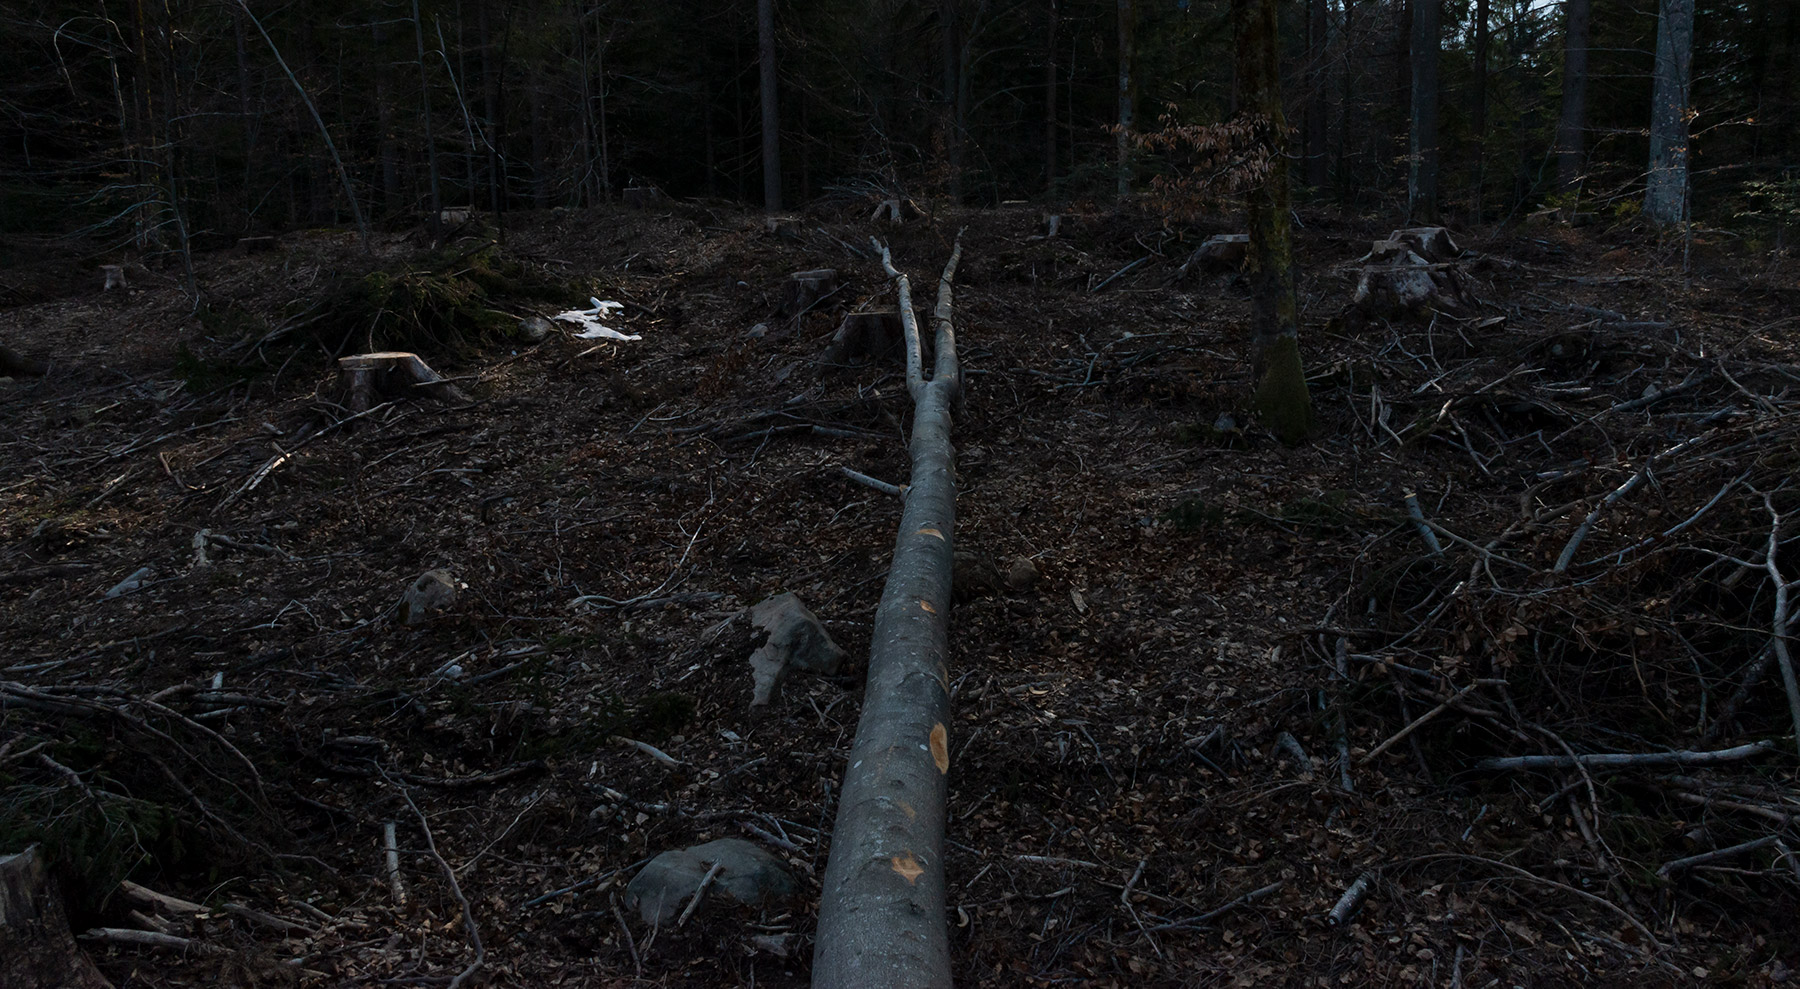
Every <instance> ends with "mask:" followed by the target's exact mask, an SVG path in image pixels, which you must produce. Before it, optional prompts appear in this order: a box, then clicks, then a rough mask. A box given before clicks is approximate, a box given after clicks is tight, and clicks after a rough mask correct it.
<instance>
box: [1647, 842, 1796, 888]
mask: <svg viewBox="0 0 1800 989" xmlns="http://www.w3.org/2000/svg"><path fill="white" fill-rule="evenodd" d="M1780 840H1781V836H1780V835H1772V834H1771V835H1765V836H1763V837H1761V838H1758V839H1756V840H1755V841H1746V842H1744V843H1742V844H1739V845H1732V846H1730V847H1729V848H1715V849H1713V850H1712V851H1710V852H1701V853H1700V854H1698V855H1689V856H1688V857H1687V858H1680V859H1674V860H1673V861H1669V862H1664V863H1663V866H1662V868H1660V869H1658V870H1656V874H1657V875H1659V876H1661V877H1663V878H1664V879H1667V878H1669V877H1670V876H1672V875H1674V874H1675V873H1677V872H1683V871H1686V870H1688V869H1692V868H1693V867H1694V866H1696V865H1705V864H1706V863H1708V862H1717V861H1719V860H1720V859H1728V858H1732V857H1733V856H1737V855H1743V854H1745V853H1747V852H1754V851H1756V850H1757V849H1759V848H1767V847H1769V846H1770V845H1773V844H1775V843H1776V842H1777V841H1780Z"/></svg>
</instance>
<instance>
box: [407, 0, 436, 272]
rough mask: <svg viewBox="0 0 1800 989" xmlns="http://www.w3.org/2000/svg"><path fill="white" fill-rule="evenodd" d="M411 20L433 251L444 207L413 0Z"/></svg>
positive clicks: (422, 26) (422, 47) (416, 0)
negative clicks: (417, 62) (420, 105)
mask: <svg viewBox="0 0 1800 989" xmlns="http://www.w3.org/2000/svg"><path fill="white" fill-rule="evenodd" d="M412 20H413V52H414V54H415V55H416V56H417V57H418V59H419V97H420V100H421V102H422V104H423V108H422V111H421V112H422V113H423V114H424V118H425V167H426V176H425V180H426V181H427V182H429V183H431V189H430V192H429V195H430V196H431V214H430V219H428V220H427V221H426V223H427V224H428V226H429V227H430V229H431V246H432V247H433V248H436V247H438V245H439V241H440V240H441V238H442V237H443V235H444V231H443V222H444V216H443V213H444V203H443V198H442V195H441V192H440V190H439V188H438V158H437V135H436V134H435V133H434V132H433V131H432V127H431V78H430V77H429V76H428V75H427V74H426V72H425V22H424V20H423V19H421V18H420V17H419V0H412Z"/></svg>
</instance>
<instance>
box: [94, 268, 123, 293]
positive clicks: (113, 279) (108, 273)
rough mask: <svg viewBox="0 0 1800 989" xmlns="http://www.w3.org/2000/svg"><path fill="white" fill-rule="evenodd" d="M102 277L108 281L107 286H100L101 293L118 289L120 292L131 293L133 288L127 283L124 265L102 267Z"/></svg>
mask: <svg viewBox="0 0 1800 989" xmlns="http://www.w3.org/2000/svg"><path fill="white" fill-rule="evenodd" d="M100 275H101V277H103V278H105V279H106V282H105V284H103V285H101V286H100V291H102V292H111V291H113V290H114V289H117V290H118V291H120V292H129V291H131V286H130V285H128V284H126V282H125V266H124V265H122V264H103V265H101V266H100Z"/></svg>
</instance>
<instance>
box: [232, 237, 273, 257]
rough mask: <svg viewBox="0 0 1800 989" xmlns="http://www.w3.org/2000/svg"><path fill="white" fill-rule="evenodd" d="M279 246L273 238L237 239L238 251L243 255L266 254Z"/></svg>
mask: <svg viewBox="0 0 1800 989" xmlns="http://www.w3.org/2000/svg"><path fill="white" fill-rule="evenodd" d="M280 246H281V241H280V240H277V239H276V238H274V237H266V236H265V237H239V238H238V250H240V251H243V252H244V253H245V254H267V253H268V252H270V251H273V250H274V249H275V248H277V247H280Z"/></svg>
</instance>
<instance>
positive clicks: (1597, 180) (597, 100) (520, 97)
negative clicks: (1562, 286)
mask: <svg viewBox="0 0 1800 989" xmlns="http://www.w3.org/2000/svg"><path fill="white" fill-rule="evenodd" d="M1420 2H1421V0H1411V2H1403V0H1297V2H1290V0H1283V2H1282V3H1280V5H1279V7H1280V16H1281V52H1282V53H1283V60H1282V78H1283V89H1284V95H1285V100H1286V104H1287V114H1288V121H1289V124H1290V125H1291V134H1292V142H1291V153H1292V155H1293V156H1294V166H1295V167H1294V168H1293V179H1294V182H1295V184H1296V186H1297V190H1296V194H1297V200H1298V201H1299V202H1302V203H1306V202H1311V203H1314V204H1318V203H1322V202H1324V203H1338V204H1344V205H1348V206H1352V207H1357V208H1386V207H1391V206H1393V205H1394V204H1396V203H1400V204H1402V206H1401V207H1400V208H1404V205H1403V204H1404V202H1405V198H1406V193H1407V165H1408V161H1407V154H1408V137H1409V128H1410V127H1411V126H1413V113H1412V105H1411V104H1412V101H1413V99H1414V95H1415V92H1416V91H1417V89H1416V80H1415V72H1414V68H1415V66H1414V60H1415V58H1416V57H1418V56H1419V55H1421V54H1422V52H1421V51H1420V43H1419V42H1420V41H1422V40H1424V39H1423V38H1415V34H1416V33H1417V32H1414V30H1413V19H1414V16H1415V14H1416V11H1415V9H1414V7H1415V5H1416V4H1418V3H1420ZM1590 3H1591V10H1589V11H1588V14H1589V17H1590V25H1591V28H1590V30H1591V35H1590V39H1589V42H1588V46H1587V58H1586V65H1585V71H1584V72H1581V73H1580V77H1579V80H1578V81H1579V83H1580V84H1581V89H1582V90H1583V91H1584V92H1585V106H1584V107H1583V108H1582V112H1581V117H1582V118H1584V119H1580V127H1579V130H1578V131H1577V132H1576V133H1578V134H1579V135H1580V146H1579V149H1578V152H1577V153H1574V154H1573V155H1571V154H1570V149H1569V148H1567V147H1566V146H1565V147H1564V149H1563V151H1564V154H1563V155H1560V156H1559V154H1558V153H1557V149H1558V137H1557V133H1558V126H1557V125H1558V121H1559V119H1560V118H1561V117H1563V116H1564V115H1565V110H1566V106H1565V99H1564V97H1565V93H1566V91H1567V89H1568V87H1569V84H1570V82H1571V80H1572V79H1573V78H1575V77H1574V76H1572V75H1571V73H1570V71H1569V68H1570V65H1569V61H1568V59H1567V58H1566V52H1565V47H1566V44H1565V42H1566V39H1567V35H1568V29H1569V22H1570V18H1569V16H1568V15H1569V11H1567V10H1565V5H1564V4H1560V3H1546V2H1543V0H1444V2H1443V5H1442V7H1441V8H1440V10H1439V13H1440V15H1441V24H1440V28H1441V30H1440V31H1439V32H1438V34H1439V38H1438V41H1439V49H1438V52H1437V55H1438V66H1439V69H1438V86H1439V90H1440V92H1439V99H1438V101H1437V102H1438V113H1437V124H1438V137H1439V141H1438V143H1439V146H1440V148H1441V155H1440V163H1439V169H1440V177H1439V196H1438V202H1439V204H1441V210H1442V215H1443V216H1444V217H1445V218H1446V219H1450V220H1454V221H1458V222H1475V221H1498V220H1505V219H1508V218H1516V217H1520V216H1522V215H1526V214H1528V213H1529V212H1531V211H1533V210H1538V209H1543V208H1546V207H1552V208H1558V209H1562V210H1566V211H1568V212H1569V213H1571V214H1574V213H1577V212H1593V213H1603V214H1607V215H1609V216H1614V217H1629V216H1630V215H1631V213H1632V211H1633V210H1635V209H1636V208H1637V206H1638V203H1639V201H1640V200H1641V198H1642V195H1643V185H1644V175H1645V171H1646V161H1647V157H1648V154H1649V151H1648V140H1649V139H1648V127H1649V122H1650V115H1651V102H1652V99H1651V88H1652V82H1651V80H1652V74H1653V73H1652V70H1653V65H1654V60H1655V55H1654V50H1655V47H1656V32H1657V14H1658V11H1657V4H1656V3H1655V2H1654V0H1585V3H1584V4H1583V5H1584V6H1586V5H1587V4H1590ZM1229 7H1230V5H1229V3H1228V2H1227V0H1101V2H1096V0H1024V2H1017V0H942V2H929V0H927V2H920V0H871V2H864V3H845V2H842V0H777V2H776V3H775V11H774V13H775V31H776V61H777V78H778V86H777V90H778V92H777V96H778V103H779V111H780V121H781V125H780V161H781V192H782V197H783V199H784V200H785V201H786V202H787V203H790V204H791V203H804V202H809V201H814V200H817V199H819V198H821V197H830V196H855V197H864V196H868V195H869V194H871V193H873V192H880V193H882V194H883V195H884V196H885V195H895V194H903V195H911V196H936V197H942V196H950V197H954V198H956V199H959V200H961V201H963V202H966V203H969V204H971V205H981V204H989V203H995V202H999V201H1002V200H1009V199H1034V198H1044V197H1049V198H1054V199H1062V200H1068V199H1079V198H1086V197H1093V198H1101V197H1111V196H1113V195H1115V194H1116V192H1117V189H1118V184H1119V180H1120V175H1119V173H1118V164H1117V158H1116V156H1117V154H1118V151H1117V147H1118V144H1117V141H1116V132H1115V130H1114V128H1115V125H1117V124H1118V122H1119V120H1120V118H1121V114H1122V113H1125V114H1127V115H1128V116H1129V118H1131V119H1132V120H1134V121H1135V124H1134V129H1136V130H1139V131H1142V130H1144V129H1154V128H1156V127H1157V126H1159V125H1160V123H1161V122H1163V121H1173V122H1178V123H1181V124H1186V125H1194V124H1208V123H1213V122H1217V121H1221V120H1225V119H1228V118H1229V117H1230V116H1231V114H1232V113H1233V111H1234V102H1235V97H1236V93H1235V87H1234V79H1233V58H1232V46H1233V38H1232V29H1231V18H1230V9H1229ZM0 18H3V21H0V37H4V38H5V39H6V41H5V44H4V45H0V230H4V231H6V232H8V233H9V234H11V235H12V236H11V237H10V238H9V239H10V240H12V241H13V244H14V248H13V251H14V252H15V253H16V252H18V251H20V250H21V249H22V248H21V246H20V245H24V248H23V249H28V248H29V245H30V244H31V243H33V242H34V240H35V239H36V238H44V237H52V236H59V237H67V236H69V235H75V234H86V235H94V236H97V237H99V238H100V239H101V241H102V242H103V243H105V244H107V245H110V247H112V248H124V247H128V246H135V247H137V248H140V249H149V248H155V247H160V248H175V247H180V246H183V245H188V246H193V247H205V246H207V245H208V244H211V243H230V242H232V241H233V240H235V238H238V237H241V236H244V235H247V234H255V233H264V232H272V231H277V230H281V229H287V228H293V227H299V226H316V225H343V226H346V227H348V226H351V225H353V224H355V223H357V222H358V221H359V217H358V216H357V214H358V213H360V214H362V215H363V217H364V218H366V219H367V221H368V222H370V223H372V224H375V225H382V224H393V223H398V222H405V223H409V224H416V223H417V222H418V221H419V218H420V217H421V216H423V215H425V214H426V212H427V211H428V210H429V208H430V204H431V201H432V198H433V197H432V188H431V187H432V173H433V172H434V170H435V172H436V174H437V179H436V182H437V199H438V202H439V204H440V205H441V206H442V207H444V208H453V207H462V206H472V207H475V208H478V209H481V210H484V211H502V212H504V211H510V210H520V209H543V208H548V207H555V206H566V207H583V206H589V205H592V204H596V203H600V202H603V201H606V200H608V199H611V198H617V197H618V196H619V194H620V191H621V190H622V189H623V188H625V187H627V186H630V185H635V184H655V185H657V186H660V187H661V188H663V189H664V190H666V191H667V192H669V193H671V194H673V195H677V196H710V197H718V198H721V199H730V200H741V201H744V202H746V203H755V204H761V203H762V202H763V196H762V176H763V166H762V156H761V118H760V115H759V101H760V96H761V93H760V86H759V72H758V44H757V40H758V32H757V10H756V3H755V0H727V2H724V3H702V2H698V0H658V2H646V0H617V2H611V3H600V4H594V3H563V2H555V0H401V2H387V3H362V2H357V3H351V2H346V0H309V2H304V3H300V2H294V3H285V4H278V3H269V2H255V3H249V4H247V5H246V4H239V3H231V2H219V0H207V2H191V0H81V2H52V0H12V2H9V3H7V4H5V5H4V13H3V14H0ZM1694 20H1695V35H1694V42H1693V95H1692V100H1691V105H1692V107H1693V116H1692V119H1691V122H1690V130H1691V133H1692V134H1693V146H1692V158H1691V178H1690V182H1691V189H1692V197H1693V198H1692V216H1693V218H1694V219H1695V221H1696V222H1699V223H1704V224H1710V225H1715V226H1723V227H1730V228H1732V229H1735V230H1738V231H1740V232H1744V233H1746V234H1747V235H1748V236H1752V237H1756V238H1763V237H1768V236H1771V235H1773V234H1775V232H1776V231H1778V230H1779V221H1780V220H1781V219H1782V218H1783V217H1784V216H1786V215H1789V214H1792V213H1793V212H1794V209H1795V201H1796V200H1797V199H1800V195H1796V194H1795V190H1796V188H1797V186H1800V178H1797V177H1796V176H1797V174H1800V173H1796V171H1795V168H1796V159H1795V154H1794V152H1795V137H1794V131H1795V125H1796V123H1800V121H1797V120H1796V116H1797V112H1796V111H1797V108H1800V68H1797V66H1796V61H1797V59H1800V4H1796V3H1793V2H1790V0H1736V2H1726V0H1699V2H1698V3H1697V9H1696V12H1695V19H1694ZM1122 38H1124V39H1126V40H1125V41H1124V43H1123V44H1122V42H1121V39H1122ZM1122 56H1123V57H1124V58H1126V59H1128V61H1127V62H1126V65H1127V66H1128V67H1129V68H1130V69H1131V71H1130V72H1129V73H1128V74H1126V73H1122V72H1121V68H1122V66H1121V59H1122ZM1577 68H1579V67H1577ZM1122 88H1123V94H1124V98H1123V99H1121V90H1122ZM309 103H310V105H309ZM315 112H316V115H315ZM326 133H328V134H329V136H330V144H329V145H328V144H327V142H326V140H325V139H324V134H326ZM431 152H435V154H433V153H431ZM334 154H335V156H336V157H337V158H338V159H339V160H341V162H342V170H341V174H340V170H339V168H338V167H337V166H336V164H334ZM1563 158H1568V159H1569V161H1570V162H1571V163H1572V165H1573V167H1559V164H1560V162H1561V160H1562V159H1563ZM1172 167H1175V166H1174V165H1172V164H1171V163H1169V162H1166V161H1163V160H1161V159H1159V158H1158V157H1157V156H1156V155H1154V154H1152V153H1149V152H1146V151H1143V150H1141V149H1139V150H1134V151H1133V152H1132V155H1131V160H1130V162H1129V164H1128V172H1127V175H1126V176H1125V177H1126V178H1127V179H1128V181H1129V182H1130V183H1131V185H1132V186H1133V187H1134V188H1142V187H1145V186H1147V185H1148V184H1149V183H1150V182H1151V181H1152V180H1153V179H1154V177H1155V176H1156V175H1157V174H1159V173H1162V172H1166V171H1167V170H1169V169H1170V168H1172ZM345 179H347V186H348V191H346V182H345Z"/></svg>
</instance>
